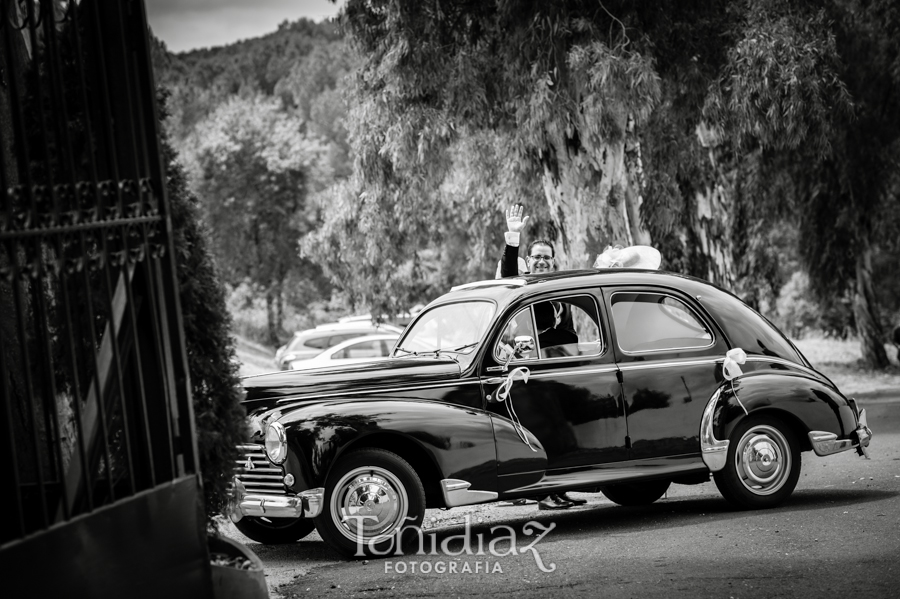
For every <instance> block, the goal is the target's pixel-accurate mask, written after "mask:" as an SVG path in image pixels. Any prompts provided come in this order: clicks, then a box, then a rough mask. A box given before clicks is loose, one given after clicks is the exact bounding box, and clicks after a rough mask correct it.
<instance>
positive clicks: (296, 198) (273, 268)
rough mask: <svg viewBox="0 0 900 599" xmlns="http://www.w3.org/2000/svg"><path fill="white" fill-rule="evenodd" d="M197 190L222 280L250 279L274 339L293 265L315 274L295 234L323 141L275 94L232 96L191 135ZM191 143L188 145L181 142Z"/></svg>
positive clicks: (307, 214) (308, 212) (305, 225)
mask: <svg viewBox="0 0 900 599" xmlns="http://www.w3.org/2000/svg"><path fill="white" fill-rule="evenodd" d="M192 141H193V142H194V145H195V147H196V154H195V161H196V164H195V169H196V171H197V176H196V180H197V193H198V195H199V196H200V198H201V202H202V205H203V211H204V215H205V220H206V222H207V225H208V226H209V228H210V230H211V232H212V250H213V254H214V255H215V256H216V259H217V261H218V266H219V268H220V269H221V271H222V273H223V275H224V276H225V278H226V280H228V281H229V282H231V283H239V282H241V281H243V280H249V281H250V282H251V283H252V284H253V285H255V286H256V287H257V288H259V289H260V290H261V293H262V294H263V295H264V296H265V298H266V307H267V319H268V335H269V339H268V341H269V343H271V344H273V345H277V344H278V343H279V337H280V334H281V322H282V318H283V308H284V303H283V302H284V289H283V286H284V283H285V281H286V279H287V278H288V275H289V274H290V273H291V272H304V271H305V272H306V273H309V274H310V275H311V276H310V278H314V277H315V275H316V272H317V267H316V266H315V265H314V264H312V263H310V262H308V261H304V260H302V259H299V258H298V257H297V249H296V248H297V240H298V239H299V237H300V235H301V234H303V233H304V232H306V231H307V230H309V228H310V227H311V224H312V223H313V222H314V221H315V214H314V211H313V209H312V208H311V207H310V206H309V205H308V203H307V201H306V197H307V193H308V192H309V189H310V188H311V187H313V186H314V184H315V182H317V181H319V180H321V179H322V178H324V177H326V176H327V173H323V172H322V169H323V168H324V166H323V164H322V155H323V148H322V146H321V144H320V143H319V142H317V141H316V140H313V139H310V138H308V137H306V136H304V135H302V134H301V132H300V126H299V124H298V122H297V121H296V120H295V119H293V118H291V117H290V115H288V114H286V113H284V112H282V111H280V109H279V106H278V102H277V101H276V100H273V99H263V98H259V97H256V98H252V99H241V98H234V99H232V100H230V101H228V102H226V103H224V104H223V105H221V106H220V107H219V108H218V109H217V110H216V111H215V112H214V113H213V114H212V115H211V116H210V117H209V119H207V120H206V121H205V122H203V123H202V124H201V125H200V126H199V127H198V128H197V131H196V132H195V134H194V137H193V140H192ZM187 145H192V144H187Z"/></svg>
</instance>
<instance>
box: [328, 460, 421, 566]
mask: <svg viewBox="0 0 900 599" xmlns="http://www.w3.org/2000/svg"><path fill="white" fill-rule="evenodd" d="M424 517H425V490H424V488H423V487H422V482H421V481H420V480H419V477H418V475H417V474H416V472H415V470H413V469H412V467H411V466H410V465H409V464H408V463H407V462H406V460H404V459H403V458H401V457H400V456H398V455H397V454H395V453H392V452H390V451H386V450H383V449H361V450H359V451H354V452H353V453H351V454H349V455H347V456H346V457H344V458H342V459H341V460H340V461H339V462H338V463H337V464H335V465H334V467H333V468H332V471H331V473H330V474H329V475H328V480H327V482H326V484H325V506H324V508H323V509H322V513H321V514H320V515H319V516H318V518H316V528H317V529H318V531H319V534H320V535H321V536H322V539H323V540H324V541H325V542H326V543H328V544H329V545H330V546H331V547H333V548H334V549H335V550H336V551H337V552H338V553H340V554H342V555H344V556H346V557H357V558H361V557H367V556H373V555H374V556H377V555H382V556H383V555H388V554H391V553H394V552H395V551H396V550H397V543H398V542H399V539H400V538H401V535H402V534H403V531H404V530H406V529H412V530H415V529H416V528H419V527H421V525H422V520H423V519H424Z"/></svg>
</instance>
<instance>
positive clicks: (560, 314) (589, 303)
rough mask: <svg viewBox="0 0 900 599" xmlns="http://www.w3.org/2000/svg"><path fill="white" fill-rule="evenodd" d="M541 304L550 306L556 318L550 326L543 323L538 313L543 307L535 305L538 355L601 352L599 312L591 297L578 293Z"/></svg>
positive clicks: (551, 356)
mask: <svg viewBox="0 0 900 599" xmlns="http://www.w3.org/2000/svg"><path fill="white" fill-rule="evenodd" d="M544 303H545V304H546V303H549V304H550V305H551V306H552V308H553V313H554V317H555V318H554V321H553V324H552V327H549V328H547V327H545V326H543V325H542V323H541V322H540V319H539V318H538V316H539V315H540V313H541V311H542V310H545V308H544V307H543V306H541V305H540V304H535V305H534V307H533V309H534V310H535V320H536V322H537V326H538V345H539V347H540V356H541V358H561V357H567V356H596V355H599V354H601V353H602V352H603V339H602V338H601V336H600V315H599V312H598V309H597V303H596V302H595V301H594V298H593V297H591V296H589V295H579V296H574V297H565V298H559V299H554V300H553V301H551V302H544ZM548 316H549V312H548ZM543 324H545V325H550V324H551V323H550V322H549V321H548V322H546V323H543ZM541 329H544V330H541Z"/></svg>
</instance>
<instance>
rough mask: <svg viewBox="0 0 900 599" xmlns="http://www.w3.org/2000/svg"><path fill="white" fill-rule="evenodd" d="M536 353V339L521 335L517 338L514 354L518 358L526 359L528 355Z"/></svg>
mask: <svg viewBox="0 0 900 599" xmlns="http://www.w3.org/2000/svg"><path fill="white" fill-rule="evenodd" d="M533 351H534V337H532V336H530V335H519V336H517V337H516V347H515V348H514V349H513V353H514V354H515V356H516V357H517V358H524V357H525V355H526V354H528V353H530V352H533Z"/></svg>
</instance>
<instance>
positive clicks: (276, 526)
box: [234, 516, 315, 545]
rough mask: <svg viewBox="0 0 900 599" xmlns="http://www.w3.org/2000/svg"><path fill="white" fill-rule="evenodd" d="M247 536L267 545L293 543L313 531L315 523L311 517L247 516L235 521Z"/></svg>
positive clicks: (236, 526)
mask: <svg viewBox="0 0 900 599" xmlns="http://www.w3.org/2000/svg"><path fill="white" fill-rule="evenodd" d="M234 526H235V528H237V529H238V530H239V531H241V532H242V533H244V535H245V536H247V537H249V538H251V539H253V540H254V541H257V542H258V543H264V544H266V545H278V544H281V543H293V542H294V541H298V540H300V539H302V538H303V537H305V536H306V535H308V534H309V533H311V532H312V531H313V530H314V529H315V524H314V523H313V521H312V520H311V519H309V518H264V517H257V516H245V517H243V518H241V519H240V520H238V521H237V522H235V523H234Z"/></svg>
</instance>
